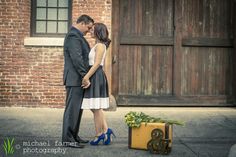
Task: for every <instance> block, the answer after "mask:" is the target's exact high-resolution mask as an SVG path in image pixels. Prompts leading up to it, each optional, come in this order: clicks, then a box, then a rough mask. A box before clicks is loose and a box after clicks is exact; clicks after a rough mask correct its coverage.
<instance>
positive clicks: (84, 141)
mask: <svg viewBox="0 0 236 157" xmlns="http://www.w3.org/2000/svg"><path fill="white" fill-rule="evenodd" d="M75 141H77V142H78V143H88V142H89V140H83V139H81V138H80V137H79V136H77V137H76V139H75Z"/></svg>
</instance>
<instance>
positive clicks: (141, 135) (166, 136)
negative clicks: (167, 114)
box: [128, 123, 173, 154]
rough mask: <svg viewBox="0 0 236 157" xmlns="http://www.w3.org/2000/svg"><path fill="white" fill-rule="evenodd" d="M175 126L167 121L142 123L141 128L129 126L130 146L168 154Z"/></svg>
mask: <svg viewBox="0 0 236 157" xmlns="http://www.w3.org/2000/svg"><path fill="white" fill-rule="evenodd" d="M172 139H173V126H172V125H169V124H167V123H146V124H145V123H141V126H140V127H139V128H129V135H128V142H129V143H128V146H129V148H133V149H144V150H149V151H150V152H151V153H157V154H168V153H169V152H170V151H171V146H172Z"/></svg>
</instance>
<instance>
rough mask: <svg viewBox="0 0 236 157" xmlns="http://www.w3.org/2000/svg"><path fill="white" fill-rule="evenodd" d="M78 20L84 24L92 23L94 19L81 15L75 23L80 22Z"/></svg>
mask: <svg viewBox="0 0 236 157" xmlns="http://www.w3.org/2000/svg"><path fill="white" fill-rule="evenodd" d="M80 22H84V23H85V24H86V25H87V24H89V23H94V20H93V19H92V18H91V17H90V16H88V15H85V14H84V15H81V16H80V17H79V18H78V19H77V22H76V23H80Z"/></svg>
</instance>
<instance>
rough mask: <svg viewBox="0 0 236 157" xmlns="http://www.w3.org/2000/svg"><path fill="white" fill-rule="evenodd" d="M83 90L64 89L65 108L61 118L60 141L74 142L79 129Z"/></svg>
mask: <svg viewBox="0 0 236 157" xmlns="http://www.w3.org/2000/svg"><path fill="white" fill-rule="evenodd" d="M83 94H84V90H83V89H82V88H81V87H80V86H71V87H66V107H65V112H64V118H63V133H62V141H63V142H70V141H74V139H75V138H76V137H77V133H78V131H79V127H80V121H81V117H82V113H83V110H82V109H81V104H82V100H83Z"/></svg>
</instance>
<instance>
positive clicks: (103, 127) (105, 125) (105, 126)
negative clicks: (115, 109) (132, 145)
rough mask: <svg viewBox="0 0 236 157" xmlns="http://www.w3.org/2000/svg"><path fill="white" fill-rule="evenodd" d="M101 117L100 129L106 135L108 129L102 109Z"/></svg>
mask: <svg viewBox="0 0 236 157" xmlns="http://www.w3.org/2000/svg"><path fill="white" fill-rule="evenodd" d="M101 117H102V129H103V132H104V133H106V132H107V129H108V125H107V121H106V118H105V115H104V112H103V109H101Z"/></svg>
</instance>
